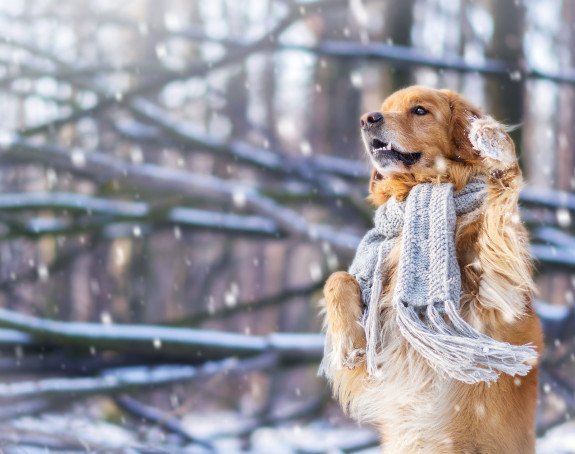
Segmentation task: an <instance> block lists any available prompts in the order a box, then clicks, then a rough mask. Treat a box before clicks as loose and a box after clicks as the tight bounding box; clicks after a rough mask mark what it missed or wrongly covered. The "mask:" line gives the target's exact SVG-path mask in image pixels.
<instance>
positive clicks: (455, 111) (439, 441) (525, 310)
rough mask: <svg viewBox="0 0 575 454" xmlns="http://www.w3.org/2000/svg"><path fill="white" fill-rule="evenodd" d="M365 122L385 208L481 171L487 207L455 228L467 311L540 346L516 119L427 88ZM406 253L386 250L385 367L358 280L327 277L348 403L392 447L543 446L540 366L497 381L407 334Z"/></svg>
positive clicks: (331, 325) (330, 329)
mask: <svg viewBox="0 0 575 454" xmlns="http://www.w3.org/2000/svg"><path fill="white" fill-rule="evenodd" d="M360 123H361V133H362V138H363V142H364V144H365V147H366V151H367V154H368V155H369V158H370V160H371V163H372V165H373V175H372V178H371V183H370V193H371V194H370V196H369V199H370V200H371V202H372V203H373V204H374V205H375V206H380V205H381V204H384V203H385V202H386V201H387V200H388V199H390V198H391V197H395V198H397V199H398V200H405V199H406V197H407V196H408V194H409V192H410V190H411V188H413V187H414V186H415V185H417V184H418V183H422V182H435V183H443V182H451V183H452V184H453V185H454V187H455V190H456V191H458V190H461V189H462V188H463V187H464V186H465V185H466V184H467V182H469V181H470V180H471V179H473V178H477V177H483V178H485V179H486V183H487V190H486V191H487V193H486V196H485V198H484V199H483V202H482V203H481V206H480V207H479V208H478V209H476V210H474V211H472V212H469V213H467V214H463V215H460V216H458V218H457V224H456V228H455V247H456V253H457V261H458V262H459V266H460V269H461V298H460V301H459V307H460V314H461V317H462V318H463V319H464V320H465V321H466V322H467V323H468V324H470V325H471V326H472V327H473V328H475V329H476V330H478V331H480V332H482V333H484V334H486V335H488V336H490V337H491V338H493V339H496V340H498V341H503V342H508V343H510V344H514V345H524V344H527V343H531V344H532V345H534V346H535V347H536V349H537V350H538V351H539V352H540V351H541V348H542V333H541V327H540V323H539V320H538V318H537V316H536V314H535V313H534V310H533V307H532V294H533V292H534V283H533V280H532V265H531V259H530V254H529V241H528V236H527V233H526V230H525V229H524V227H523V226H522V224H521V222H520V219H519V214H518V208H517V201H518V195H519V191H520V189H521V186H522V176H521V171H520V169H519V166H518V163H517V159H516V156H515V147H514V144H513V141H512V140H511V138H510V137H509V136H508V134H507V132H506V131H505V129H504V127H503V126H502V125H501V124H499V123H497V122H496V121H495V120H493V119H492V118H490V117H487V116H482V114H481V112H480V110H479V109H478V108H476V107H474V106H473V105H471V104H470V103H469V102H468V101H467V100H466V99H465V98H463V97H462V96H461V95H459V94H457V93H455V92H453V91H450V90H434V89H429V88H424V87H419V86H413V87H409V88H405V89H403V90H400V91H398V92H396V93H394V94H392V95H391V96H390V97H388V98H387V99H386V100H385V101H384V103H383V106H382V108H381V111H379V112H371V113H367V114H365V115H363V116H362V117H361V120H360ZM399 242H400V241H399ZM398 260H399V247H398V245H397V244H396V246H395V247H394V249H392V251H391V252H390V254H389V256H388V257H387V259H386V273H385V274H386V275H385V278H384V281H383V291H382V293H381V296H380V302H379V305H380V306H381V307H383V309H382V311H381V330H382V334H381V336H382V338H383V339H384V340H383V342H382V347H381V352H380V357H382V358H384V360H383V361H382V363H381V364H382V365H381V367H380V370H379V371H378V374H377V375H376V376H372V375H370V374H369V373H368V371H367V367H366V362H365V348H366V337H365V332H364V328H363V327H362V326H361V319H362V315H363V312H364V310H365V307H364V306H363V303H362V300H361V295H360V288H359V286H358V283H357V282H356V280H355V279H354V277H353V276H351V275H350V274H348V273H346V272H342V271H340V272H336V273H334V274H332V275H331V276H330V278H329V279H328V281H327V282H326V284H325V287H324V295H325V328H326V331H327V335H328V337H329V339H330V342H331V345H332V348H333V351H334V352H337V355H336V356H335V359H333V358H332V359H331V360H330V361H328V362H327V363H326V364H324V365H323V367H324V372H325V374H326V375H327V376H328V377H329V379H330V382H331V385H332V387H333V391H334V395H335V396H336V397H337V399H338V400H339V402H340V404H341V406H342V407H343V408H344V410H345V411H347V412H349V413H350V414H351V416H352V417H354V418H356V419H357V420H359V421H362V422H367V423H369V424H372V425H375V426H376V427H377V428H378V430H379V431H380V433H381V442H382V449H383V452H384V453H392V454H398V453H425V454H431V453H441V454H447V453H457V454H461V453H473V454H477V453H481V454H490V453H493V454H495V453H497V454H503V453H504V454H511V453H517V454H528V453H533V452H535V434H534V422H535V410H536V405H537V368H536V364H531V365H532V366H533V368H532V369H531V370H530V372H529V373H528V374H527V375H525V376H522V377H519V376H515V377H513V376H510V375H507V374H505V373H501V375H500V376H499V377H498V379H497V381H495V382H493V383H490V384H488V383H485V382H480V383H476V384H466V383H464V382H462V381H458V380H455V379H452V378H449V377H446V376H445V374H439V373H438V372H437V371H436V370H435V369H434V368H432V367H431V366H430V364H429V363H428V362H427V361H426V360H425V359H424V358H422V357H421V355H419V354H418V353H417V352H416V351H415V350H414V349H413V347H412V346H411V345H409V344H408V343H407V342H406V340H405V339H404V338H403V336H402V335H401V332H400V329H399V327H398V325H397V322H396V320H395V317H394V308H393V307H392V303H391V301H392V297H393V295H392V294H393V289H394V284H395V281H396V271H397V265H398ZM378 307H379V306H378ZM338 355H339V356H338Z"/></svg>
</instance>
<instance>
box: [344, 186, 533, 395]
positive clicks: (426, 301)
mask: <svg viewBox="0 0 575 454" xmlns="http://www.w3.org/2000/svg"><path fill="white" fill-rule="evenodd" d="M485 188H486V184H485V181H484V180H482V179H476V180H473V181H471V182H470V183H468V184H467V186H465V188H464V189H462V190H461V191H460V192H458V193H455V192H454V188H453V185H452V184H451V183H442V184H434V183H422V184H418V185H416V186H414V187H413V188H412V190H411V191H410V193H409V195H408V197H407V200H406V201H403V202H399V201H398V200H396V199H395V198H391V199H390V200H389V201H388V202H387V203H386V204H384V205H382V206H380V207H379V208H378V209H377V210H376V212H375V217H374V224H375V226H374V228H373V229H371V230H370V231H369V232H367V234H366V235H365V236H364V237H363V239H362V241H361V243H360V245H359V247H358V249H357V252H356V255H355V258H354V260H353V262H352V264H351V266H350V268H349V273H350V274H351V275H352V276H354V277H355V279H356V280H357V282H358V283H359V286H360V289H361V294H362V300H363V303H364V305H365V307H366V309H365V312H364V316H363V319H362V321H361V323H362V326H363V328H364V330H365V334H366V339H367V346H366V362H367V370H368V373H369V374H370V375H376V374H377V372H378V368H379V364H378V363H379V362H378V353H379V352H380V350H381V349H382V348H384V347H385V346H384V345H382V336H381V330H382V328H381V308H380V306H379V300H380V297H381V293H382V289H383V282H384V281H385V262H386V258H387V256H388V255H389V253H390V251H391V249H392V248H393V247H394V245H395V244H396V243H397V241H401V252H400V258H399V265H398V268H397V283H396V285H395V288H394V290H393V298H392V305H393V309H394V311H395V320H396V321H397V324H398V325H399V328H400V331H401V334H402V335H403V337H404V338H405V339H406V340H407V341H408V342H409V344H411V346H412V347H413V348H414V349H415V350H416V351H417V352H418V353H419V354H420V355H421V356H423V357H424V358H425V359H426V360H427V361H428V363H429V364H430V366H431V367H433V368H434V369H435V370H436V371H438V372H440V373H444V374H446V375H447V376H449V377H452V378H454V379H456V380H461V381H463V382H465V383H469V384H473V383H478V382H482V381H483V382H487V383H490V382H492V381H495V380H497V377H498V376H499V372H498V371H502V372H505V373H507V374H509V375H526V374H527V373H528V372H529V370H530V369H531V367H530V366H529V365H527V364H525V362H526V361H528V360H531V359H534V358H536V357H537V353H536V351H535V349H534V348H533V346H532V345H531V344H527V345H523V346H516V345H511V344H509V343H505V342H499V341H496V340H494V339H492V338H490V337H488V336H486V335H485V334H483V333H480V332H479V331H477V330H475V329H474V328H473V327H471V326H470V325H469V324H468V323H467V322H465V321H464V320H463V319H462V318H461V316H460V314H459V297H460V293H461V273H460V269H459V265H458V262H457V257H456V251H455V226H456V222H457V216H459V215H462V214H465V213H469V212H471V211H473V210H476V209H478V208H479V207H480V206H481V204H482V202H483V199H484V196H485ZM400 238H401V240H400Z"/></svg>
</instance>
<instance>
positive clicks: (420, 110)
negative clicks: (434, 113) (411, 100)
mask: <svg viewBox="0 0 575 454" xmlns="http://www.w3.org/2000/svg"><path fill="white" fill-rule="evenodd" d="M411 112H413V113H414V114H415V115H425V114H427V113H429V110H427V109H424V108H423V107H421V106H415V107H414V108H413V109H411Z"/></svg>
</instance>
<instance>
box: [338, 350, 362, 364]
mask: <svg viewBox="0 0 575 454" xmlns="http://www.w3.org/2000/svg"><path fill="white" fill-rule="evenodd" d="M364 361H365V349H363V348H354V349H353V350H351V351H350V352H349V353H348V354H347V357H346V358H345V361H344V363H343V365H344V366H345V367H347V368H348V369H355V368H356V367H357V366H359V365H361V363H363V362H364Z"/></svg>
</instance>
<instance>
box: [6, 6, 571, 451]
mask: <svg viewBox="0 0 575 454" xmlns="http://www.w3.org/2000/svg"><path fill="white" fill-rule="evenodd" d="M574 24H575V2H573V1H569V0H516V1H511V0H505V1H496V0H475V1H467V0H402V1H394V0H383V1H375V0H373V1H372V0H349V1H348V0H345V1H343V0H327V1H322V0H317V1H309V2H308V1H303V0H242V1H236V0H195V1H194V0H164V1H157V0H156V1H154V0H126V1H124V2H118V1H112V0H85V1H82V2H80V1H74V0H12V1H10V2H1V3H0V26H1V27H0V30H1V31H0V98H1V100H2V106H3V107H2V124H1V126H0V160H1V162H2V166H1V168H0V187H1V193H0V240H1V241H0V301H1V303H0V304H1V307H2V309H0V326H1V327H2V330H0V348H1V349H2V352H3V353H2V355H1V356H0V371H1V374H2V380H1V383H0V401H1V402H2V404H1V405H0V447H1V449H2V451H3V452H27V453H33V452H36V451H38V452H40V451H41V452H47V451H46V449H48V450H50V451H52V452H68V453H72V452H87V451H88V452H118V453H120V452H121V453H128V452H129V453H153V452H170V453H178V452H186V453H194V452H198V453H204V452H218V453H234V452H253V453H274V454H278V453H280V454H281V453H296V452H297V453H308V454H310V453H324V452H333V453H335V452H338V453H339V452H378V449H377V448H376V446H377V439H376V437H375V434H374V433H373V432H371V431H370V430H369V428H365V427H363V428H361V427H358V426H357V425H356V424H355V423H354V422H352V421H350V420H348V419H346V418H345V417H344V416H343V415H342V414H341V412H340V410H339V409H338V407H337V405H336V404H335V403H334V402H333V401H332V399H331V397H330V394H329V390H328V389H327V386H326V383H325V381H324V380H323V379H322V378H318V377H317V376H316V371H317V366H318V363H319V360H320V358H321V354H322V342H323V339H322V336H321V334H319V333H320V330H321V327H320V320H319V318H318V316H317V313H318V301H319V300H320V299H321V297H322V295H321V286H322V284H323V282H324V281H325V279H326V277H327V276H328V275H329V274H330V273H331V272H333V271H334V270H338V269H346V268H347V266H348V264H349V261H350V259H351V257H352V255H353V252H354V248H355V246H356V245H357V243H358V241H359V238H360V237H361V236H362V235H363V233H364V232H365V231H366V230H367V229H368V228H369V227H370V225H371V215H372V208H371V207H370V206H368V204H367V203H366V202H365V200H364V198H365V196H366V194H367V177H368V173H369V169H368V165H367V161H366V159H365V158H364V157H363V150H362V147H361V144H360V140H359V137H358V132H359V128H358V119H359V116H360V114H361V113H363V112H366V111H371V110H375V109H378V108H379V106H380V104H381V101H382V100H383V99H384V98H385V97H386V96H387V95H389V94H390V93H392V92H393V91H395V90H396V89H399V88H401V87H404V86H407V85H410V84H416V83H417V84H423V85H427V86H430V87H436V88H445V87H447V88H451V89H454V90H457V91H460V92H462V93H463V94H464V95H465V96H467V97H468V98H469V99H470V100H471V101H472V102H474V103H475V104H477V105H480V106H482V107H483V109H484V110H485V111H486V112H487V113H489V114H491V115H493V116H494V117H495V118H496V119H498V120H500V121H503V122H505V123H508V124H518V125H520V127H519V128H518V129H516V130H515V132H514V133H513V137H514V139H515V141H516V144H517V146H518V153H519V155H520V160H521V165H522V168H523V171H524V175H525V179H526V183H527V186H526V188H525V190H524V191H523V193H522V201H521V202H522V216H523V219H524V221H525V222H526V224H527V225H528V227H529V229H530V231H531V234H532V249H533V254H534V256H535V258H536V266H537V278H536V280H537V286H538V288H539V295H538V296H537V298H538V299H539V300H538V302H537V310H538V312H539V313H540V315H541V317H542V321H543V324H544V328H545V332H546V339H547V349H546V352H545V355H544V357H543V359H542V362H543V370H542V372H541V398H540V409H539V410H540V411H539V416H538V422H537V432H538V435H539V436H540V437H541V438H540V440H539V442H538V443H539V445H538V449H539V452H540V453H567V452H575V426H574V425H573V423H571V422H569V421H570V419H571V417H572V416H574V415H575V394H574V390H575V380H574V379H573V376H575V375H574V374H573V372H574V367H573V362H574V361H575V315H574V310H573V307H574V299H575V297H574V292H575V236H574V226H573V224H572V218H573V216H574V215H575V195H573V192H574V191H575V132H574V131H575V25H574Z"/></svg>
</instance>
